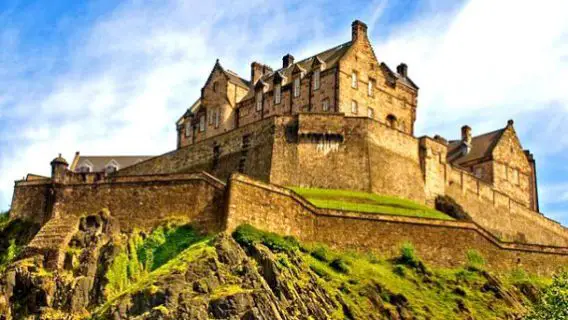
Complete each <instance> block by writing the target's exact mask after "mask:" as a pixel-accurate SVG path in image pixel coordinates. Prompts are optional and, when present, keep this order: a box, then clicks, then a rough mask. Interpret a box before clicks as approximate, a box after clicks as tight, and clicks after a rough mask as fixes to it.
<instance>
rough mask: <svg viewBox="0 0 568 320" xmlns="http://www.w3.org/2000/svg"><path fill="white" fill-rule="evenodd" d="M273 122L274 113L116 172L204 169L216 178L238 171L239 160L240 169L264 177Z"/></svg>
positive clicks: (123, 173)
mask: <svg viewBox="0 0 568 320" xmlns="http://www.w3.org/2000/svg"><path fill="white" fill-rule="evenodd" d="M274 122H275V117H271V118H267V119H264V120H260V121H258V122H256V123H253V124H249V125H247V126H243V127H239V128H237V129H234V130H232V131H230V132H227V133H225V134H222V135H219V136H216V137H212V138H208V139H205V140H202V141H200V142H197V143H195V144H192V145H189V146H186V147H183V148H181V149H177V150H174V151H171V152H168V153H166V154H163V155H161V156H157V157H154V158H151V159H148V160H146V161H143V162H140V163H138V164H136V165H133V166H131V167H128V168H124V169H122V170H120V171H119V172H118V175H119V176H125V175H145V174H157V173H159V174H162V173H177V172H197V171H207V172H209V173H211V174H212V175H214V176H216V177H219V178H220V179H227V178H228V177H229V175H230V174H231V173H232V172H238V171H239V166H240V165H241V162H242V169H243V171H242V172H243V173H246V174H247V175H250V176H252V177H255V178H258V179H262V180H264V181H268V178H269V174H270V165H271V160H270V159H271V153H272V144H273V133H274ZM245 136H246V137H248V138H245ZM244 140H247V141H248V142H247V143H248V149H247V150H248V151H247V152H246V154H244V153H243V143H244ZM216 147H217V148H218V149H217V150H218V154H217V155H216V154H215V148H216ZM243 159H244V160H243Z"/></svg>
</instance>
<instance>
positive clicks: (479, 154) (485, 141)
mask: <svg viewBox="0 0 568 320" xmlns="http://www.w3.org/2000/svg"><path fill="white" fill-rule="evenodd" d="M505 129H506V128H503V129H499V130H495V131H491V132H488V133H485V134H482V135H479V136H476V137H472V139H471V150H470V151H469V152H468V153H467V154H466V155H463V153H462V151H461V145H462V141H461V140H452V141H450V142H449V143H448V156H447V160H448V161H449V162H451V163H453V164H457V165H463V164H466V163H468V162H471V161H474V160H479V159H482V158H487V157H491V153H492V152H493V149H494V148H495V146H496V145H497V142H498V141H499V139H500V138H501V136H502V135H503V132H505Z"/></svg>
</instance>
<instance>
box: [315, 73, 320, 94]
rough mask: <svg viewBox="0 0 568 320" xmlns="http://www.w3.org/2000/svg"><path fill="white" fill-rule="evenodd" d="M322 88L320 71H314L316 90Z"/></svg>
mask: <svg viewBox="0 0 568 320" xmlns="http://www.w3.org/2000/svg"><path fill="white" fill-rule="evenodd" d="M319 88H320V71H319V70H316V71H314V90H317V89H319Z"/></svg>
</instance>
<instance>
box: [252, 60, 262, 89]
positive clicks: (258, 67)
mask: <svg viewBox="0 0 568 320" xmlns="http://www.w3.org/2000/svg"><path fill="white" fill-rule="evenodd" d="M263 73H264V66H263V65H262V64H260V63H258V62H256V61H255V62H253V63H251V64H250V81H251V82H252V83H253V84H255V83H256V82H257V81H258V79H260V77H262V75H263Z"/></svg>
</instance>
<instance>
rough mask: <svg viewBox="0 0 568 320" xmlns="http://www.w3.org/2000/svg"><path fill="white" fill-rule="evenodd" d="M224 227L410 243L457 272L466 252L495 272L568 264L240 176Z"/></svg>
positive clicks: (348, 242)
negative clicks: (321, 205) (320, 204)
mask: <svg viewBox="0 0 568 320" xmlns="http://www.w3.org/2000/svg"><path fill="white" fill-rule="evenodd" d="M227 208H228V213H227V224H226V228H227V229H228V230H229V231H230V230H234V229H235V228H236V227H237V226H238V225H240V224H243V223H249V224H251V225H253V226H255V227H258V228H261V229H264V230H268V231H272V232H277V233H280V234H288V235H293V236H296V237H298V238H300V239H302V240H304V241H320V242H325V243H328V244H330V245H332V246H334V247H338V248H345V249H357V250H370V251H375V252H377V253H378V254H381V255H384V256H386V257H393V256H395V255H398V253H399V248H400V245H401V244H402V243H403V242H406V241H409V242H411V243H412V244H413V245H414V246H415V247H416V249H417V251H418V254H419V255H420V256H421V257H422V258H423V259H424V260H425V261H426V262H428V263H431V264H435V265H438V266H444V267H456V266H459V265H462V264H463V263H465V260H466V253H467V251H468V250H471V249H475V250H477V251H479V252H480V253H481V254H482V255H483V256H484V257H485V259H486V260H487V262H488V264H489V265H490V266H491V267H492V268H498V269H500V270H509V269H512V268H515V267H522V268H524V269H526V270H529V271H531V272H537V273H542V274H550V273H552V272H554V271H556V270H557V269H558V268H559V267H561V266H565V265H567V264H568V249H567V248H557V247H549V246H540V245H528V244H518V243H505V242H501V241H499V240H498V239H496V238H494V237H493V236H492V235H491V234H490V233H488V232H487V231H485V230H484V229H482V228H481V227H479V226H478V225H476V224H474V223H469V222H458V221H442V220H432V219H420V218H410V217H400V216H387V215H376V214H365V213H356V212H342V211H336V210H322V209H318V208H315V207H314V206H312V205H311V204H310V203H307V202H306V201H305V200H303V199H302V198H301V197H299V196H296V195H295V194H294V193H293V192H292V191H290V190H288V189H284V188H281V187H278V186H275V185H267V184H264V183H262V182H259V181H255V180H252V179H249V178H247V177H244V176H241V175H235V176H233V177H232V178H231V180H230V182H229V198H228V206H227Z"/></svg>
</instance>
